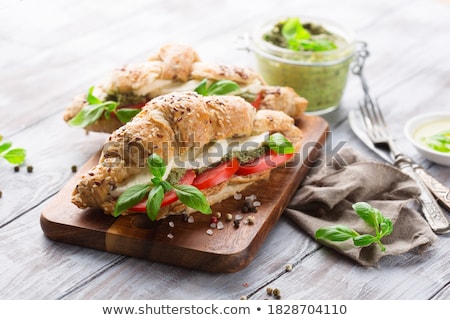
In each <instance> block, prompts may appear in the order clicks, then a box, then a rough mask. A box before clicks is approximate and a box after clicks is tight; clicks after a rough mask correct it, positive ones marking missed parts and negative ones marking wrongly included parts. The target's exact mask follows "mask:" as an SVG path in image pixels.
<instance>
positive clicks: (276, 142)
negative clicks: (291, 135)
mask: <svg viewBox="0 0 450 320" xmlns="http://www.w3.org/2000/svg"><path fill="white" fill-rule="evenodd" d="M268 146H269V148H270V149H271V150H272V151H274V152H275V153H277V154H291V153H294V152H295V148H294V146H293V145H292V143H291V142H290V141H289V140H288V139H286V137H285V136H283V135H282V134H281V133H279V132H276V133H273V134H271V135H270V136H269V143H268Z"/></svg>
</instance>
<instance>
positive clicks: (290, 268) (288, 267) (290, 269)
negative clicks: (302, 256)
mask: <svg viewBox="0 0 450 320" xmlns="http://www.w3.org/2000/svg"><path fill="white" fill-rule="evenodd" d="M285 270H286V271H287V272H291V271H292V264H290V263H288V264H287V265H286V266H285Z"/></svg>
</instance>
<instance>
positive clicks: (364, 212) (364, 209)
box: [352, 202, 381, 228]
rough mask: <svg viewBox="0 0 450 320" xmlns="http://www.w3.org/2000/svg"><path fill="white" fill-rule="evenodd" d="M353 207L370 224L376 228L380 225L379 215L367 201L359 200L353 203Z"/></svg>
mask: <svg viewBox="0 0 450 320" xmlns="http://www.w3.org/2000/svg"><path fill="white" fill-rule="evenodd" d="M352 208H353V210H355V212H356V214H357V215H358V216H360V217H361V219H363V220H364V221H365V222H366V223H367V224H368V225H369V226H371V227H374V228H377V227H378V224H379V222H381V221H379V220H378V215H377V214H376V212H375V210H374V208H373V207H372V206H371V205H370V204H368V203H367V202H357V203H354V204H353V205H352Z"/></svg>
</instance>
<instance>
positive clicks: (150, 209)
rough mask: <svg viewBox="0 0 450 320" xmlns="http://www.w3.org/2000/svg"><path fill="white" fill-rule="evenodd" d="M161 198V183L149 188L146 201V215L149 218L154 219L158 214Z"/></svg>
mask: <svg viewBox="0 0 450 320" xmlns="http://www.w3.org/2000/svg"><path fill="white" fill-rule="evenodd" d="M163 198H164V188H163V187H162V185H157V186H155V187H154V188H153V189H152V190H150V193H149V195H148V199H147V203H146V208H147V210H146V211H147V216H148V217H149V218H150V220H152V221H155V219H156V217H157V216H158V212H159V209H160V208H161V203H162V201H163Z"/></svg>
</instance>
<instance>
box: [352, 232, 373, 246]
mask: <svg viewBox="0 0 450 320" xmlns="http://www.w3.org/2000/svg"><path fill="white" fill-rule="evenodd" d="M377 240H378V239H377V237H375V236H373V235H371V234H362V235H360V236H356V237H354V238H353V243H354V244H355V246H358V247H367V246H368V245H371V244H372V243H374V242H377Z"/></svg>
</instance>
